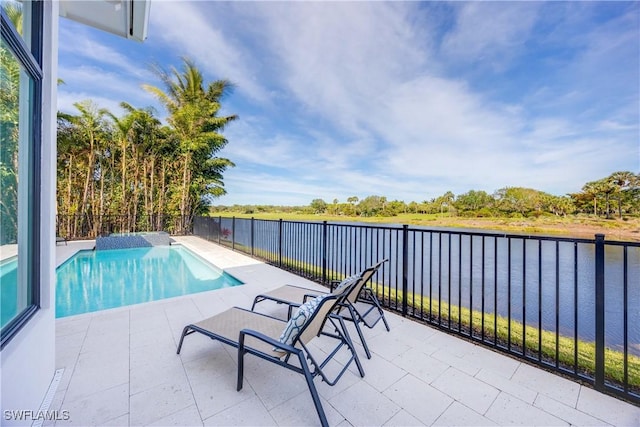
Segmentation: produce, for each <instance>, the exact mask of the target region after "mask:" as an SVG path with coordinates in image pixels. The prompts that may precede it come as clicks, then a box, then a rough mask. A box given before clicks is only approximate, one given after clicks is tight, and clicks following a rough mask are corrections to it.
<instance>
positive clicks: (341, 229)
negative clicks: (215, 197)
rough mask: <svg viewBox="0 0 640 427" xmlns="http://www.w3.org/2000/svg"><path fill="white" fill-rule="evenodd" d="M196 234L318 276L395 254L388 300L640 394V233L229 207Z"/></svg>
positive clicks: (598, 384) (604, 385)
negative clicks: (314, 217) (230, 213)
mask: <svg viewBox="0 0 640 427" xmlns="http://www.w3.org/2000/svg"><path fill="white" fill-rule="evenodd" d="M193 234H195V235H197V236H200V237H203V238H205V239H208V240H211V241H215V242H217V243H219V244H221V245H225V246H228V247H230V248H231V249H234V250H237V251H241V252H244V253H246V254H248V255H251V256H254V257H258V258H261V259H263V260H265V261H267V262H269V263H271V264H273V265H276V266H278V267H281V268H284V269H287V270H289V271H292V272H294V273H296V274H299V275H301V276H304V277H307V278H309V279H312V280H314V281H317V282H319V283H323V284H328V283H329V282H330V281H331V280H338V279H341V278H343V277H345V276H348V275H351V274H353V273H356V272H359V271H361V270H363V269H364V268H366V267H367V266H368V265H371V264H373V263H374V262H376V261H377V260H379V259H383V258H389V262H388V263H386V264H385V265H384V266H383V267H382V269H381V270H380V271H379V272H378V273H377V274H376V276H375V277H374V278H373V282H372V286H373V288H374V290H375V291H376V292H377V294H378V296H379V298H380V300H381V303H382V304H383V305H384V306H385V307H386V308H388V309H390V310H393V311H396V312H398V313H400V314H402V315H403V316H407V317H411V318H414V319H416V320H419V321H422V322H425V323H428V324H430V325H433V326H436V327H438V328H440V329H443V330H446V331H448V332H451V333H455V334H458V335H461V336H464V337H466V338H468V339H470V340H472V341H474V342H477V343H480V344H482V345H485V346H489V347H492V348H494V349H497V350H499V351H502V352H505V353H508V354H510V355H512V356H515V357H518V358H520V359H524V360H526V361H527V362H529V363H533V364H536V365H539V366H541V367H543V368H545V369H548V370H551V371H555V372H558V373H561V374H564V375H567V376H570V377H573V378H575V379H578V380H580V381H581V382H583V383H587V384H590V385H591V386H593V387H594V388H595V389H597V390H600V391H603V392H607V393H609V394H613V395H616V396H618V397H621V398H623V399H626V400H628V401H630V402H632V403H634V404H640V243H632V242H617V241H605V236H604V235H596V236H595V239H571V238H558V237H547V236H528V235H519V234H503V233H488V232H467V231H457V230H435V229H424V228H419V227H409V226H407V225H405V226H399V227H395V226H379V225H365V224H335V223H327V222H298V221H283V220H279V221H272V220H257V219H253V218H252V219H239V218H224V217H196V218H195V220H194V224H193Z"/></svg>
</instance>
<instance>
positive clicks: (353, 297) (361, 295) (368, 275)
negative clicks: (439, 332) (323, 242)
mask: <svg viewBox="0 0 640 427" xmlns="http://www.w3.org/2000/svg"><path fill="white" fill-rule="evenodd" d="M387 261H389V259H388V258H385V259H383V260H382V261H378V262H377V263H375V264H374V265H372V266H371V267H368V268H366V269H365V270H363V271H362V273H361V274H360V278H359V279H358V280H357V281H356V282H355V283H354V284H353V285H352V286H351V287H350V290H349V292H348V293H347V295H346V297H345V298H344V300H343V301H342V302H340V303H339V304H338V306H337V308H336V314H338V315H340V317H342V318H343V319H344V320H348V321H350V322H353V324H354V325H355V328H356V332H357V333H358V337H359V338H360V342H361V343H362V347H363V348H364V351H365V354H366V356H367V359H371V351H370V350H369V346H368V345H367V342H366V340H365V338H364V334H363V333H362V329H361V328H360V323H362V324H364V325H365V326H366V327H368V328H369V329H372V328H373V327H374V326H375V325H376V324H378V322H379V321H380V320H381V319H382V321H383V323H384V326H385V328H386V329H387V332H388V331H390V330H391V329H390V328H389V324H388V323H387V319H386V317H385V315H384V311H383V310H382V306H381V304H380V301H378V298H377V297H376V295H375V293H374V292H373V290H372V289H371V288H369V287H367V286H366V284H367V282H368V281H369V280H371V279H372V278H373V275H374V274H375V273H376V272H377V271H378V270H379V269H380V267H381V266H382V265H383V264H384V263H385V262H387ZM338 283H340V281H337V280H336V281H332V282H331V287H330V289H331V293H328V294H327V293H325V294H323V293H319V291H316V290H314V289H308V288H303V287H300V286H294V285H285V286H286V287H290V288H298V289H300V290H304V291H309V293H305V294H304V296H303V300H302V302H300V301H291V300H287V299H283V298H279V297H276V296H272V295H269V294H268V293H265V294H260V295H257V296H256V297H255V298H254V300H253V305H252V306H251V311H254V310H255V307H256V304H258V303H260V302H262V301H267V300H269V301H274V302H275V303H277V304H287V305H288V312H287V319H289V318H291V314H292V311H293V308H295V307H299V306H300V305H302V304H304V303H305V302H306V301H307V300H308V299H309V298H314V297H317V296H319V295H332V293H333V292H334V288H335V286H336V285H337V284H338ZM357 302H364V303H366V304H369V305H371V307H369V309H368V310H367V311H366V312H365V313H364V314H362V313H360V311H358V309H357V307H356V303H357ZM374 309H377V310H378V313H379V316H378V318H377V319H376V320H375V321H374V322H373V323H369V322H367V320H366V317H367V315H368V314H369V313H370V312H371V311H372V310H374ZM344 310H347V311H348V312H349V314H348V316H344V315H342V313H343V312H344Z"/></svg>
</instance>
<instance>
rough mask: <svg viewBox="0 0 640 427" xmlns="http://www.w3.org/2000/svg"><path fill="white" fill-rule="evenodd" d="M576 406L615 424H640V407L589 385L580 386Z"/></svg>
mask: <svg viewBox="0 0 640 427" xmlns="http://www.w3.org/2000/svg"><path fill="white" fill-rule="evenodd" d="M576 408H577V409H578V410H580V411H582V412H585V413H587V414H589V415H592V416H594V417H596V418H600V419H602V420H604V421H606V422H607V423H609V424H612V425H615V426H640V408H639V407H637V406H633V405H631V404H629V403H626V402H623V401H621V400H618V399H615V398H613V397H611V396H607V395H604V394H602V393H600V392H597V391H595V390H593V389H590V388H587V387H580V396H579V398H578V404H577V406H576Z"/></svg>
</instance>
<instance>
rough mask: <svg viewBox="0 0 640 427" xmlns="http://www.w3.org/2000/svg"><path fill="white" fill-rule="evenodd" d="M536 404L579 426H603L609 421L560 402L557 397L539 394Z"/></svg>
mask: <svg viewBox="0 0 640 427" xmlns="http://www.w3.org/2000/svg"><path fill="white" fill-rule="evenodd" d="M534 406H536V407H537V408H540V409H542V410H543V411H545V412H548V413H550V414H552V415H555V416H556V417H558V418H560V419H561V420H564V421H566V422H568V423H569V424H571V425H578V426H603V425H606V424H607V423H606V422H604V421H603V420H601V419H597V418H594V417H592V416H590V415H587V414H585V413H584V412H581V411H578V410H577V409H575V408H572V407H570V406H567V405H565V404H563V403H560V402H558V401H557V400H555V399H552V398H550V397H547V396H545V395H544V394H539V395H538V397H537V398H536V401H535V402H534Z"/></svg>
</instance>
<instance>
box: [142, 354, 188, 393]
mask: <svg viewBox="0 0 640 427" xmlns="http://www.w3.org/2000/svg"><path fill="white" fill-rule="evenodd" d="M172 356H173V357H172V359H173V360H167V361H148V362H147V363H141V364H140V365H139V366H135V367H134V366H133V365H132V367H131V370H130V374H129V384H130V387H131V394H136V393H139V392H141V391H144V390H147V389H150V388H153V387H155V386H158V385H161V384H163V383H165V382H182V381H185V380H186V379H187V376H186V373H185V371H184V366H183V365H182V362H181V361H180V359H179V358H178V357H177V356H175V355H172Z"/></svg>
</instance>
